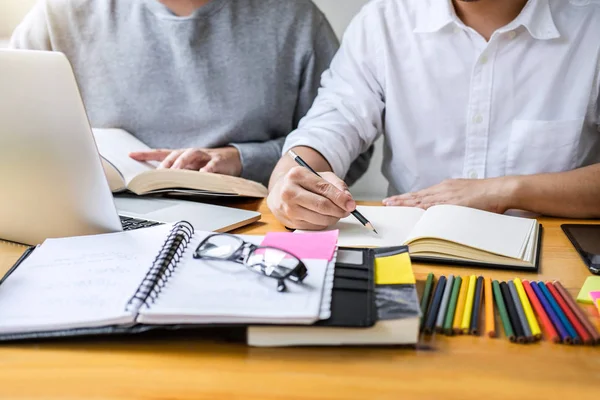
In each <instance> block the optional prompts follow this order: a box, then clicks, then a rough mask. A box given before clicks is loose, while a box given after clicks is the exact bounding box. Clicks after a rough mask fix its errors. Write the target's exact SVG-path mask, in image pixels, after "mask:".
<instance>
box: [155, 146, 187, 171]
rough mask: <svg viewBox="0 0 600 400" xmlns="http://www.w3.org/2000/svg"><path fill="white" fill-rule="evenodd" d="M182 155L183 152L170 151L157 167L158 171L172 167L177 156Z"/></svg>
mask: <svg viewBox="0 0 600 400" xmlns="http://www.w3.org/2000/svg"><path fill="white" fill-rule="evenodd" d="M181 154H183V150H176V151H172V152H171V154H169V155H168V156H167V157H166V158H165V159H164V160H163V162H162V163H161V164H160V165H159V166H158V169H169V168H171V167H172V166H173V164H174V163H175V161H177V159H178V158H179V156H180V155H181Z"/></svg>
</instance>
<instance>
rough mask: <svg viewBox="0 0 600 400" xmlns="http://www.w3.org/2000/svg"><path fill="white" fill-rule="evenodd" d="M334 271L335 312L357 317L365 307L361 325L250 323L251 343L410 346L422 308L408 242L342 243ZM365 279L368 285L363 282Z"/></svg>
mask: <svg viewBox="0 0 600 400" xmlns="http://www.w3.org/2000/svg"><path fill="white" fill-rule="evenodd" d="M369 265H371V266H372V265H374V274H373V281H372V282H369V281H368V278H369V275H368V274H366V273H365V272H366V270H364V269H363V268H367V266H369ZM335 275H336V280H335V285H334V295H333V302H332V313H333V315H334V316H339V315H345V316H352V317H356V316H358V315H361V314H364V313H365V312H366V313H367V315H369V317H368V318H366V319H368V320H370V321H369V322H365V323H364V324H362V325H359V326H356V325H354V326H353V325H351V324H348V323H344V322H343V321H339V320H338V321H333V323H332V322H331V321H320V322H317V323H316V324H315V325H313V326H250V327H249V328H248V334H247V336H248V337H247V341H248V345H250V346H254V347H291V346H361V345H362V346H374V345H379V346H392V345H393V346H399V345H401V346H412V345H415V344H416V343H417V342H418V340H419V318H420V317H421V315H422V313H421V308H420V304H419V299H418V296H417V288H416V279H415V276H414V273H413V270H412V264H411V261H410V257H409V255H408V249H407V248H406V247H404V246H400V247H390V248H379V249H362V250H361V249H351V248H340V250H339V252H338V260H337V263H336V266H335ZM361 282H365V283H368V285H364V286H361ZM363 291H365V292H364V294H363ZM364 295H367V296H371V297H372V298H371V300H369V302H367V303H365V301H364V300H363V299H362V296H364ZM343 296H345V297H343ZM353 299H354V300H353ZM365 305H367V308H366V310H365ZM346 318H347V319H346V321H347V320H348V319H349V320H352V318H349V317H346Z"/></svg>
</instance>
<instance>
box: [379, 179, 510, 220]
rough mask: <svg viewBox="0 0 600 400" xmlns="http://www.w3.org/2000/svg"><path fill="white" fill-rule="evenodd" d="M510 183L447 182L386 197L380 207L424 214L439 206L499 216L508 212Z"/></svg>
mask: <svg viewBox="0 0 600 400" xmlns="http://www.w3.org/2000/svg"><path fill="white" fill-rule="evenodd" d="M511 182H512V181H511V179H510V177H502V178H492V179H451V180H446V181H444V182H442V183H440V184H438V185H435V186H432V187H430V188H427V189H424V190H420V191H418V192H415V193H406V194H403V195H401V196H394V197H390V198H388V199H385V200H384V201H383V204H384V205H386V206H402V207H419V208H422V209H424V210H427V209H429V208H431V207H433V206H437V205H441V204H453V205H458V206H464V207H470V208H476V209H479V210H484V211H489V212H494V213H499V214H503V213H505V212H506V211H507V210H508V209H509V208H510V201H511V193H512V190H513V189H512V186H514V185H512V184H511Z"/></svg>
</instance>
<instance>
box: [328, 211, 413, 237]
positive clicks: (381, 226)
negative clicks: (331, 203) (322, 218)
mask: <svg viewBox="0 0 600 400" xmlns="http://www.w3.org/2000/svg"><path fill="white" fill-rule="evenodd" d="M357 210H358V211H359V212H360V213H361V214H362V215H364V217H365V218H366V219H368V220H369V221H370V222H371V223H372V224H373V226H374V227H375V229H376V230H377V232H378V233H379V234H378V235H377V234H375V233H373V232H371V231H370V230H368V229H367V228H365V227H364V226H363V225H362V224H361V223H360V222H358V220H357V219H356V218H355V217H354V216H352V215H351V216H349V217H348V218H344V219H342V220H341V221H339V222H338V223H337V224H335V225H334V226H332V227H329V228H327V230H334V229H339V231H340V234H339V238H338V246H340V247H393V246H402V244H403V243H404V241H405V240H406V238H408V236H409V234H410V232H411V230H412V228H413V227H414V226H415V225H416V224H417V222H418V221H419V219H420V218H421V216H422V215H423V214H424V213H425V211H424V210H422V209H420V208H412V207H383V206H377V207H373V206H358V207H357Z"/></svg>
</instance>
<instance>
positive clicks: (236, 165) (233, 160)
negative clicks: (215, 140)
mask: <svg viewBox="0 0 600 400" xmlns="http://www.w3.org/2000/svg"><path fill="white" fill-rule="evenodd" d="M223 152H224V155H225V159H227V160H228V161H229V163H230V165H231V168H232V170H231V172H232V174H231V175H233V176H241V175H242V156H241V154H240V151H239V150H238V148H237V147H234V146H227V147H224V148H223Z"/></svg>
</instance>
